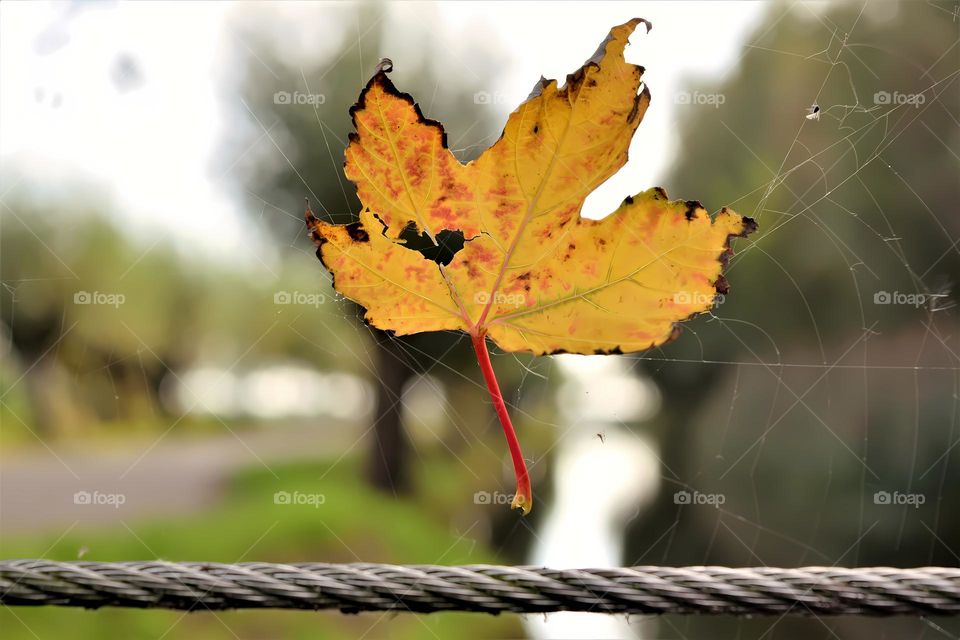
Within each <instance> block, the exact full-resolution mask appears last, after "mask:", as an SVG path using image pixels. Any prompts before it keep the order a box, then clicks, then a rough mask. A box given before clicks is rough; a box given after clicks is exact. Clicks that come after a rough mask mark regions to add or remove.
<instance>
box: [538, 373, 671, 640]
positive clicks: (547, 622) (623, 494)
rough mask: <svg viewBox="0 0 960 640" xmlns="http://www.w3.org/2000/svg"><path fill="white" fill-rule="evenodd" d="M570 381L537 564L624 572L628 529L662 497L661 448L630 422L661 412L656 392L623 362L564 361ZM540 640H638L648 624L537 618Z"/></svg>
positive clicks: (561, 398) (561, 399)
mask: <svg viewBox="0 0 960 640" xmlns="http://www.w3.org/2000/svg"><path fill="white" fill-rule="evenodd" d="M558 359H559V361H560V365H561V367H562V368H563V370H564V372H565V373H566V374H568V377H569V380H568V382H566V383H565V384H563V385H562V386H561V388H560V390H559V391H558V394H557V403H558V405H559V407H560V409H561V413H562V415H563V416H564V424H565V425H568V427H567V429H568V430H567V432H566V433H564V434H563V435H562V437H561V439H560V443H559V445H558V447H559V453H558V455H557V460H556V463H555V464H554V465H553V473H554V474H555V478H554V482H555V487H556V492H555V495H556V499H555V501H554V503H553V504H552V505H551V507H550V510H549V513H548V515H547V517H546V519H545V521H544V523H543V528H542V530H541V531H538V532H537V543H536V545H535V547H534V549H533V553H532V555H531V557H530V562H531V563H532V564H537V565H547V566H551V567H557V568H570V567H616V566H622V565H623V564H624V562H625V561H627V562H629V560H627V559H625V558H624V557H623V546H624V545H623V532H624V527H625V525H626V523H627V522H628V521H630V520H632V519H633V518H635V517H638V516H641V517H642V513H643V510H644V509H645V508H646V507H647V506H649V505H650V504H651V503H652V502H653V500H654V497H655V496H656V495H657V492H658V490H659V486H660V462H659V458H658V455H657V449H656V444H655V443H654V442H653V441H651V440H649V439H648V438H646V437H644V436H642V435H639V434H638V433H636V432H635V431H632V430H631V429H629V428H628V427H627V426H626V425H627V423H631V422H634V423H635V422H637V421H640V420H644V419H647V418H650V417H651V416H652V415H654V414H655V413H656V411H657V409H658V407H659V404H660V398H659V394H658V392H657V389H656V387H655V386H654V385H653V383H652V382H651V381H649V380H645V379H641V378H637V377H636V376H635V375H632V374H630V373H629V372H628V370H627V367H626V363H625V362H624V361H623V360H622V359H620V358H610V357H604V356H559V357H558ZM525 625H526V627H527V629H528V631H529V633H530V635H531V636H532V637H534V638H538V639H543V640H547V639H553V638H556V639H559V638H564V639H571V638H591V639H596V638H611V639H612V638H636V637H641V636H648V635H649V634H648V633H646V631H647V629H646V626H647V625H646V624H643V625H641V624H639V623H637V622H629V623H628V621H627V620H626V619H625V618H624V617H620V616H605V615H599V614H592V613H556V614H550V615H549V616H529V617H527V618H526V619H525Z"/></svg>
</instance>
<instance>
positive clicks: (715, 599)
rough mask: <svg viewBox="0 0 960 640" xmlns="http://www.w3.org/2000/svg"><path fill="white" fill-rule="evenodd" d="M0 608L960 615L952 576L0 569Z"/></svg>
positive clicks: (171, 566)
mask: <svg viewBox="0 0 960 640" xmlns="http://www.w3.org/2000/svg"><path fill="white" fill-rule="evenodd" d="M0 604H4V605H8V606H13V605H19V606H39V605H59V606H71V607H86V608H98V607H105V606H116V607H140V608H165V609H181V610H191V609H196V610H203V609H214V610H216V609H260V608H274V609H339V610H340V611H342V612H345V613H356V612H360V611H387V610H403V611H412V612H417V613H429V612H433V611H478V612H485V613H494V614H495V613H500V612H503V611H508V612H516V613H538V612H550V611H593V612H598V613H640V614H657V613H701V614H734V615H746V614H786V613H795V614H807V615H811V614H815V615H839V614H864V615H891V614H911V615H957V614H960V568H948V567H921V568H916V569H895V568H889V567H870V568H861V569H844V568H837V567H803V568H798V569H778V568H770V567H760V568H742V569H741V568H728V567H649V566H643V567H630V568H620V569H547V568H543V567H507V566H491V565H471V566H461V567H443V566H435V565H407V566H398V565H387V564H366V563H363V564H360V563H358V564H322V563H308V564H270V563H265V562H245V563H241V564H217V563H210V562H162V561H153V562H83V561H77V562H54V561H49V560H5V561H0Z"/></svg>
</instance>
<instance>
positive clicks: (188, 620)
mask: <svg viewBox="0 0 960 640" xmlns="http://www.w3.org/2000/svg"><path fill="white" fill-rule="evenodd" d="M448 465H449V463H448V462H445V461H442V460H438V461H435V462H430V463H427V464H424V465H421V467H420V468H419V469H418V476H417V490H416V491H415V493H416V494H417V495H415V496H413V497H411V498H409V499H404V498H395V497H393V496H389V495H386V494H383V493H380V492H377V491H374V490H372V489H370V488H369V487H367V486H366V485H365V484H364V483H363V482H361V481H360V477H361V476H360V473H359V470H358V468H357V467H358V464H357V462H356V461H355V460H353V459H344V460H341V461H339V462H335V461H326V462H322V463H317V462H296V463H288V464H284V465H282V466H280V465H277V466H274V467H273V468H272V472H271V470H267V469H264V468H262V467H257V468H256V469H248V470H245V471H242V472H240V473H238V474H237V475H236V476H234V477H232V478H231V479H230V480H229V481H228V482H227V484H226V486H225V487H224V495H223V500H222V501H221V502H220V503H219V504H217V505H214V506H211V508H209V509H208V510H206V511H205V512H203V513H201V514H187V515H184V516H183V517H179V518H168V519H165V520H162V521H159V520H158V521H144V522H128V523H125V525H126V526H125V527H124V528H120V529H119V530H118V529H116V528H114V529H110V530H103V529H96V528H94V529H85V528H83V527H82V526H81V525H77V526H75V527H73V528H72V529H70V530H69V531H68V532H67V533H65V534H63V533H62V532H61V531H51V532H49V533H46V534H40V535H37V534H31V535H17V536H9V537H5V538H4V540H3V541H2V543H0V547H2V556H3V557H4V558H37V557H45V558H49V559H58V560H70V559H76V558H77V557H78V554H79V553H80V550H81V549H83V550H85V553H84V555H83V558H84V559H85V560H98V561H122V560H145V559H155V558H162V559H165V560H171V561H187V560H192V561H210V562H237V561H244V560H246V561H254V560H256V561H268V562H307V561H316V562H356V561H361V560H362V561H364V562H394V563H439V564H465V563H483V562H496V558H495V555H494V553H493V552H492V551H491V550H490V549H489V548H488V547H487V546H486V545H485V544H484V543H482V542H480V541H478V540H476V539H475V538H474V537H472V536H475V535H477V533H478V532H477V531H476V530H474V529H473V527H472V525H471V524H470V522H469V521H464V522H465V523H466V525H465V526H464V527H463V530H460V531H458V530H456V529H457V528H458V527H454V526H452V525H451V524H450V523H451V521H452V520H454V517H453V513H454V511H455V508H456V507H455V504H454V503H453V502H452V501H451V498H450V496H452V495H455V492H456V489H457V487H456V486H451V485H457V484H461V482H460V481H458V480H452V479H455V478H459V477H460V474H455V473H451V470H450V469H447V466H448ZM170 472H171V473H176V470H175V469H171V470H170ZM274 473H275V474H276V476H277V477H274V475H273V474H274ZM462 490H463V491H466V490H467V487H466V486H464V487H463V489H462ZM277 491H288V492H291V493H292V492H294V491H299V492H301V493H305V494H314V493H320V494H323V496H324V501H323V504H321V505H319V506H311V505H306V504H301V505H284V504H276V503H275V502H274V494H275V493H276V492H277ZM463 495H464V494H462V493H461V494H459V498H458V500H459V502H460V503H461V504H462V500H463ZM425 505H427V506H425ZM0 628H2V629H3V634H2V635H3V637H4V638H6V639H9V640H19V639H21V638H22V639H34V640H35V639H36V638H41V639H44V640H46V639H47V638H63V637H70V638H105V637H111V636H113V634H114V631H115V630H116V629H124V634H123V636H124V638H130V639H137V638H151V639H154V640H156V639H158V638H165V639H175V638H225V639H229V638H237V637H243V638H281V637H282V638H358V637H365V638H381V637H390V638H399V639H403V638H430V637H435V636H436V637H440V638H447V637H457V638H491V637H522V635H523V632H522V630H521V628H520V623H519V621H518V619H516V618H515V617H493V616H487V615H481V614H456V613H442V614H431V615H427V616H423V615H410V614H404V613H397V614H393V613H391V614H386V615H384V614H380V613H368V614H359V615H344V614H340V613H338V612H301V611H232V612H216V613H213V612H207V611H197V612H192V613H189V614H187V615H185V614H184V613H183V612H177V611H154V610H134V609H109V608H108V609H103V610H99V611H85V610H82V609H68V608H59V607H42V608H32V607H16V608H9V607H4V608H3V609H2V610H0Z"/></svg>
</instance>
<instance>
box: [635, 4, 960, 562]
mask: <svg viewBox="0 0 960 640" xmlns="http://www.w3.org/2000/svg"><path fill="white" fill-rule="evenodd" d="M878 4H879V5H882V6H873V5H870V6H868V7H866V9H864V7H862V6H861V5H860V4H847V3H838V4H836V5H833V6H831V7H830V8H829V9H828V10H825V11H822V12H821V11H819V10H813V9H811V8H809V7H805V6H804V7H800V6H791V7H790V8H786V7H776V8H775V9H774V10H772V11H771V13H770V16H769V17H768V19H767V21H766V23H765V24H762V25H760V27H758V29H757V35H756V36H754V37H753V38H751V39H750V40H749V42H750V46H749V48H747V49H745V51H744V54H743V58H742V62H741V63H740V66H739V68H738V69H737V70H736V71H735V72H734V73H731V75H730V79H729V80H727V81H726V82H724V83H723V84H721V85H719V86H714V87H709V86H708V87H703V86H701V87H699V88H698V90H699V92H700V93H702V94H713V93H717V94H720V95H722V96H724V98H725V101H724V102H723V103H722V105H720V106H719V107H714V106H713V105H699V106H698V105H690V106H688V107H685V108H686V109H687V111H688V113H687V114H686V117H684V118H683V120H682V129H681V131H680V134H681V135H682V138H683V144H682V146H681V149H682V151H681V154H680V156H679V158H678V159H677V162H676V166H675V168H674V169H673V171H672V173H671V174H670V175H669V177H668V178H667V180H666V181H665V184H664V186H665V187H666V188H667V191H668V193H669V194H670V196H671V197H681V198H683V197H690V195H689V194H696V196H697V197H700V198H701V199H702V200H703V202H705V203H708V204H709V206H710V207H714V208H715V209H716V208H719V206H720V205H727V206H730V207H731V208H734V209H736V210H737V211H738V212H739V213H743V214H746V215H751V216H754V217H755V218H757V219H758V221H759V223H760V232H759V233H758V234H756V235H755V236H753V237H751V238H750V240H749V241H743V240H740V241H738V242H737V243H736V250H737V255H736V256H735V257H734V259H733V260H732V262H731V265H730V274H729V275H730V278H729V279H730V281H731V282H732V283H733V291H732V293H731V295H730V296H729V298H727V300H726V301H725V302H724V303H723V305H722V306H720V307H719V308H718V309H717V310H716V312H715V315H716V316H717V317H719V318H720V320H712V319H706V318H705V319H702V320H699V321H696V322H694V323H692V324H691V325H690V329H689V332H688V333H686V335H684V336H683V337H681V339H680V340H679V341H677V342H676V343H674V344H671V345H669V346H668V347H666V348H664V349H662V350H659V351H658V352H655V353H649V354H643V356H641V357H640V358H639V359H638V364H639V366H641V367H642V368H643V369H644V370H646V371H647V372H649V374H650V375H651V376H653V377H654V378H655V379H656V381H657V382H658V384H659V385H660V386H661V387H662V389H663V391H664V398H665V407H664V411H663V412H662V415H661V416H660V417H659V419H658V421H657V424H656V429H657V430H658V433H659V436H660V438H661V442H662V447H663V460H664V467H665V469H666V470H667V471H665V475H664V477H665V479H667V480H668V482H667V483H666V486H665V489H664V492H663V495H662V496H661V500H660V503H659V505H658V506H657V508H656V509H655V510H654V512H653V513H651V514H648V515H644V516H643V517H642V518H641V519H640V521H638V522H637V523H635V526H634V529H633V532H632V536H631V553H632V554H634V555H631V558H635V557H637V556H639V555H641V554H644V553H649V551H650V549H651V546H653V545H656V544H657V543H658V541H657V538H658V536H660V535H661V534H662V533H663V529H664V528H665V527H667V526H672V525H673V524H676V525H678V526H677V527H676V529H674V530H672V532H671V535H670V536H669V540H670V542H669V543H668V546H667V547H666V548H667V551H669V552H670V562H677V563H681V564H682V563H685V562H697V563H699V562H707V561H712V562H719V563H731V562H733V563H737V562H747V563H754V564H755V563H756V562H757V558H756V556H752V557H751V556H745V557H741V555H742V554H743V551H744V547H742V546H738V544H737V543H736V542H733V543H732V545H733V546H732V547H727V548H723V547H722V545H720V544H719V543H718V542H717V541H716V536H715V534H716V528H717V523H716V517H715V516H716V514H713V513H707V512H706V511H704V510H700V511H697V510H690V511H689V512H687V514H686V517H684V518H683V519H678V515H677V514H678V509H679V507H678V506H677V505H676V504H674V501H673V494H674V492H675V491H676V490H677V489H680V488H683V487H684V486H690V487H704V486H708V487H710V488H711V489H710V490H711V491H719V490H721V489H727V490H726V491H725V495H727V497H728V498H731V497H734V498H735V499H733V498H731V501H730V502H728V504H727V507H728V508H729V510H730V511H732V512H734V513H749V514H752V515H753V517H754V520H753V524H752V525H750V526H748V527H747V528H746V529H745V530H744V533H743V535H745V536H746V537H745V539H746V540H747V541H748V542H750V543H753V544H754V547H752V548H754V549H756V550H757V553H758V554H760V557H762V559H763V562H770V563H771V564H774V563H776V562H777V561H780V562H796V561H797V557H798V556H796V555H791V554H796V553H798V551H797V548H796V546H794V545H793V544H785V543H784V540H783V538H782V536H781V537H777V534H776V533H775V532H784V534H783V535H791V536H795V539H796V540H807V539H812V540H819V541H820V542H821V543H822V544H823V546H824V547H825V548H828V549H830V550H831V552H835V553H836V556H828V558H829V557H839V556H840V554H841V553H843V552H844V550H846V549H849V548H850V547H849V545H850V544H851V543H854V544H856V545H857V547H856V548H857V549H858V550H859V549H862V550H863V553H862V555H860V559H861V560H862V561H863V562H865V563H883V562H887V561H888V558H889V556H888V555H886V554H888V553H889V548H890V547H889V540H890V538H889V537H887V538H884V537H883V536H885V535H887V536H889V535H895V536H897V537H896V539H897V540H898V541H905V540H908V539H909V540H912V541H913V542H912V543H911V545H909V546H908V545H906V543H905V542H904V544H903V548H901V549H900V551H901V553H902V555H901V556H899V558H898V562H899V563H906V564H910V563H919V564H923V563H926V562H928V561H931V560H933V561H936V560H939V561H940V562H947V563H952V562H955V558H954V559H951V558H949V557H947V556H946V555H944V553H945V552H944V550H943V549H942V548H938V545H937V544H936V543H935V542H934V540H933V539H932V538H931V536H930V535H929V532H926V531H924V530H923V529H922V527H921V524H922V523H921V522H920V520H919V519H912V520H910V521H907V522H906V524H904V522H903V521H898V522H897V523H894V522H893V521H892V520H890V521H887V522H885V524H884V526H883V527H878V529H877V532H876V534H877V536H878V538H877V539H876V540H877V541H876V542H875V541H874V539H867V540H865V541H860V540H859V537H860V535H861V534H863V531H864V529H866V526H867V525H865V524H864V522H865V519H866V518H867V515H865V513H866V511H867V508H866V507H864V506H863V501H862V495H861V494H862V493H863V492H865V491H868V489H869V488H870V487H871V486H876V487H877V488H883V487H884V486H886V487H889V486H890V485H891V484H892V485H893V486H899V487H901V488H904V487H912V488H913V490H918V491H919V490H923V491H924V492H926V494H927V495H928V496H930V497H931V499H932V497H933V496H937V497H938V500H944V501H952V502H953V503H955V502H956V500H957V499H960V494H958V488H960V482H958V481H957V480H960V478H957V472H956V470H955V469H956V465H954V467H953V468H952V469H950V470H949V471H948V467H947V462H946V461H944V460H941V464H942V467H937V472H936V473H930V474H928V475H926V476H925V477H922V476H920V475H919V474H920V473H921V472H922V469H917V470H916V474H917V475H916V476H915V475H913V473H914V470H913V469H912V468H911V467H910V463H908V462H905V461H904V456H903V455H902V453H903V452H902V447H903V442H904V441H907V442H909V441H910V440H914V442H915V443H917V442H919V444H918V445H916V444H915V447H914V451H913V456H914V462H916V461H917V455H918V451H919V453H923V451H924V448H926V450H927V451H928V452H940V453H942V452H945V451H949V447H950V446H951V438H953V437H955V432H956V412H955V402H956V392H957V390H956V381H955V379H954V374H951V373H949V368H951V367H952V368H954V370H955V368H956V367H957V365H958V357H957V355H956V353H957V350H956V340H957V332H956V324H955V322H956V319H955V310H954V311H951V310H949V309H948V307H950V306H952V305H954V304H955V303H956V301H957V290H956V287H955V286H953V285H955V283H956V281H957V276H958V275H960V249H958V247H957V245H956V238H957V237H958V235H960V216H957V215H956V214H955V212H956V203H957V202H958V201H960V181H958V180H957V156H956V154H955V153H954V152H953V149H957V148H960V139H958V135H960V134H958V129H957V127H956V121H957V117H958V101H957V68H956V56H955V55H953V56H950V55H949V51H950V50H951V48H952V47H953V46H954V45H955V44H956V36H957V26H956V22H955V21H952V20H951V16H950V12H949V11H944V7H947V8H949V7H948V6H947V5H944V6H937V5H936V4H934V3H916V2H900V3H893V2H890V3H878ZM783 14H785V15H783ZM951 58H952V60H951ZM897 95H899V96H911V95H922V96H923V98H922V103H921V104H919V105H917V104H916V102H917V101H918V100H917V99H914V102H913V103H912V104H911V103H899V104H898V103H897V100H900V98H896V97H895V96H897ZM891 96H894V97H893V98H891ZM658 98H659V99H661V100H669V99H670V97H669V96H657V95H656V91H655V87H654V101H656V100H657V99H658ZM903 99H904V100H905V99H906V98H903ZM814 104H816V105H818V106H819V108H820V111H819V120H816V119H808V118H806V117H805V116H806V114H807V113H808V109H809V108H810V107H811V105H814ZM945 284H946V287H945ZM951 286H952V290H951V288H950V287H951ZM882 291H887V292H893V291H900V292H909V293H919V294H924V295H925V296H926V303H925V304H924V305H921V307H920V308H914V307H912V306H908V305H885V306H884V305H875V304H874V302H875V301H874V296H875V295H877V294H879V293H880V292H882ZM934 294H946V297H933V295H934ZM951 342H952V346H951V345H950V343H951ZM911 347H912V348H913V351H912V352H911V351H910V348H911ZM741 362H742V363H745V364H746V365H753V366H747V367H736V366H734V365H735V363H741ZM782 362H810V363H814V364H813V365H812V366H813V367H816V366H817V363H822V370H819V369H816V368H813V369H804V368H788V369H785V368H783V367H782V366H780V365H779V364H778V363H782ZM858 362H859V363H860V364H861V365H864V368H863V369H862V370H856V369H853V370H850V371H846V370H844V369H843V367H842V366H841V367H840V368H839V369H838V370H836V371H831V369H832V368H833V367H832V365H835V364H848V363H852V364H854V365H856V364H857V363H858ZM914 363H915V364H916V365H917V366H918V367H920V368H921V369H922V368H923V367H924V366H927V367H946V368H947V371H946V372H941V373H940V375H939V377H937V376H935V375H934V374H935V373H936V372H935V371H929V372H926V373H917V372H913V373H911V372H894V373H897V374H898V375H899V378H897V377H894V376H893V374H891V375H889V376H887V375H881V373H882V372H880V371H877V372H874V371H871V370H870V369H869V367H870V365H876V366H882V365H886V364H892V365H897V364H914ZM821 379H824V380H825V382H823V383H822V384H820V386H817V387H814V388H812V390H811V392H810V394H809V396H806V394H804V396H806V397H804V396H800V397H798V396H796V395H794V392H793V391H792V390H793V389H798V390H800V391H805V390H807V389H808V387H811V385H816V384H817V383H818V382H820V380H821ZM921 381H922V382H923V384H921ZM905 382H908V383H909V384H910V386H911V387H913V386H914V384H916V391H915V392H916V402H917V406H918V407H923V409H922V410H920V409H917V413H916V415H913V409H910V408H908V407H907V406H906V405H907V404H908V403H909V398H910V396H911V395H912V394H913V393H914V390H913V389H911V390H910V391H909V392H907V390H906V389H905V388H904V387H903V384H904V383H905ZM838 390H840V391H839V392H838ZM887 399H889V400H890V401H891V402H894V401H895V403H896V404H897V405H899V407H900V409H899V410H897V411H891V410H890V409H891V408H892V407H889V406H887ZM792 405H793V406H792ZM885 406H887V410H886V411H884V410H881V407H885ZM741 407H742V409H741ZM810 407H813V408H814V409H813V410H810V411H807V410H806V409H809V408H810ZM821 415H823V416H827V418H826V422H823V423H821V421H820V419H819V416H821ZM831 418H832V419H831ZM724 425H726V426H724ZM771 425H772V426H771ZM774 427H776V429H775V430H774ZM827 429H831V430H832V432H833V433H834V435H835V438H832V437H831V432H828V431H827ZM768 431H769V432H770V433H769V434H768V433H767V432H768ZM868 434H869V438H868ZM917 439H919V441H918V440H917ZM846 443H849V444H846ZM917 447H920V449H918V448H917ZM801 452H802V453H801ZM940 453H936V455H933V454H932V453H930V454H929V455H922V456H921V457H920V458H919V459H920V460H929V461H933V460H934V459H936V458H937V457H938V456H939V455H940ZM741 457H743V459H741ZM857 457H860V458H862V459H864V460H866V461H867V462H868V464H869V467H870V470H869V471H868V470H867V469H866V468H865V467H864V466H863V465H862V464H861V463H860V462H858V460H857ZM894 460H897V461H896V462H894ZM874 471H876V475H874ZM728 474H729V475H728ZM951 477H952V478H954V480H953V481H952V482H949V481H947V478H951ZM831 481H832V482H831ZM758 485H759V486H758ZM767 487H770V488H769V490H767ZM904 490H905V489H904ZM777 491H779V492H780V493H777ZM758 494H759V495H758ZM775 495H780V496H783V495H791V496H793V497H792V501H787V502H785V501H784V500H783V499H782V498H780V499H779V500H777V501H772V500H773V496H775ZM764 496H766V497H767V498H768V500H767V501H763V500H762V498H763V497H764ZM731 503H733V504H731ZM761 504H762V506H763V510H762V512H761V510H760V505H761ZM851 505H856V508H852V507H851ZM821 511H824V513H823V514H822V515H821V516H819V517H809V518H807V519H806V522H805V523H804V526H803V527H802V531H800V530H798V528H797V523H796V515H797V514H798V513H808V514H816V513H820V512H821ZM857 513H859V517H856V514H857ZM834 516H835V517H834ZM936 519H937V521H938V522H939V526H940V529H939V530H938V531H939V534H938V535H941V536H942V537H946V536H947V534H948V533H949V534H950V535H951V536H952V539H953V540H958V539H960V517H958V516H957V514H956V512H955V511H953V512H950V513H949V514H947V513H946V512H944V513H940V512H939V510H937V512H936ZM761 521H762V525H761ZM824 523H826V524H824ZM897 526H899V527H900V531H899V534H896V528H897ZM904 526H906V527H907V528H908V532H907V534H905V533H904V529H903V527H904ZM891 527H892V528H893V534H891ZM881 529H883V532H882V533H881V531H880V530H881ZM764 533H767V534H769V533H773V535H764ZM909 533H912V534H914V535H913V537H912V538H911V537H910V536H909V535H908V534H909ZM948 539H949V538H948ZM760 540H763V541H764V542H765V543H766V544H764V545H762V546H759V547H758V546H756V545H757V542H758V541H760ZM922 540H927V541H930V543H929V544H927V545H924V544H921V543H919V542H918V541H922ZM660 543H661V544H663V542H662V540H661V541H660ZM898 544H899V543H898ZM935 548H936V549H935ZM667 551H664V554H665V555H664V557H663V558H662V560H666V553H667ZM810 553H811V552H810V550H809V548H806V549H800V550H799V554H800V556H799V557H800V558H804V557H805V556H807V555H809V554H810ZM738 554H739V555H738ZM868 556H869V557H868ZM819 559H820V560H824V559H825V558H824V557H821V558H819ZM801 561H802V560H801ZM845 561H846V562H849V561H850V558H849V557H847V558H846V559H845Z"/></svg>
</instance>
